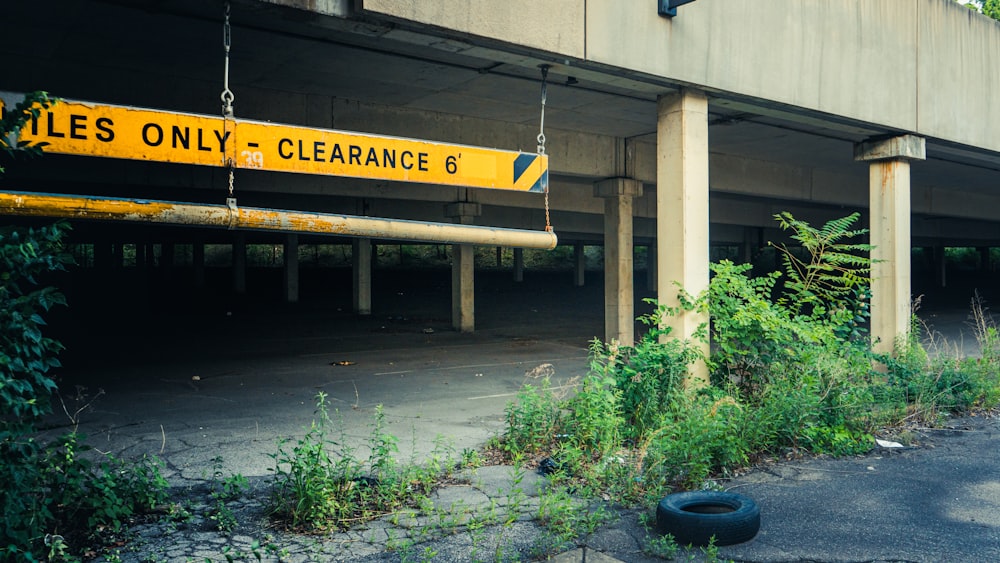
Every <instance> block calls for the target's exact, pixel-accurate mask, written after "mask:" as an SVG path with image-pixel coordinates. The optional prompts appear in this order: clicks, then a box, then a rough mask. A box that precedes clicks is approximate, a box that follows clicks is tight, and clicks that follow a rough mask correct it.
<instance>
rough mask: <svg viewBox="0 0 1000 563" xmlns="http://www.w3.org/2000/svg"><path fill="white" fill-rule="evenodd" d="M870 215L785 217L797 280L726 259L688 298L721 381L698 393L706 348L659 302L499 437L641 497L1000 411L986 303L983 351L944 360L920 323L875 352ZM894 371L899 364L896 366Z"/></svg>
mask: <svg viewBox="0 0 1000 563" xmlns="http://www.w3.org/2000/svg"><path fill="white" fill-rule="evenodd" d="M857 218H858V216H857V214H852V215H850V216H848V217H845V218H843V219H837V220H834V221H830V222H828V223H826V224H825V225H824V226H823V227H822V228H819V229H816V228H813V227H811V226H810V225H808V224H806V223H804V222H801V221H798V220H796V219H794V217H792V216H791V215H790V214H787V213H782V214H779V215H777V216H776V219H778V221H779V223H780V224H781V226H782V227H783V228H786V229H791V230H793V231H794V234H793V235H792V239H793V240H795V241H797V242H798V243H799V244H800V245H801V248H798V249H789V248H787V247H785V246H776V247H775V248H776V249H777V250H778V251H779V252H780V253H781V254H782V256H783V259H784V265H785V268H784V271H783V272H775V273H771V274H766V275H763V276H760V277H756V278H752V277H750V276H749V272H750V266H749V265H736V264H733V263H732V262H729V261H726V260H723V261H721V262H719V263H716V264H712V266H711V270H712V273H713V277H712V279H711V281H710V284H709V288H708V290H707V292H706V293H705V294H704V295H701V296H698V297H696V298H692V297H691V296H689V295H687V294H685V293H684V292H683V289H682V290H681V291H680V293H679V296H680V297H681V299H680V302H681V308H683V309H684V310H693V309H696V308H701V307H707V308H708V311H709V314H710V318H711V321H712V322H711V325H710V330H709V332H710V335H711V344H712V348H711V350H712V351H711V356H710V357H709V358H707V360H708V365H709V367H710V368H711V369H712V378H711V382H712V384H711V385H710V386H708V387H704V388H691V387H688V386H687V385H686V383H685V377H686V373H687V371H688V369H689V367H690V365H691V363H692V362H693V361H695V360H696V359H698V353H697V351H696V350H697V348H696V347H694V346H692V345H691V343H688V342H683V341H680V340H678V339H673V338H670V335H669V333H668V332H667V331H666V330H662V329H661V328H660V325H661V324H666V323H662V320H663V319H664V317H665V316H668V315H672V314H676V313H677V312H678V311H675V310H671V309H667V308H664V307H662V306H658V307H656V311H655V312H654V313H653V314H651V315H648V316H645V317H641V318H640V320H642V321H643V322H645V323H646V324H647V325H649V326H650V330H649V331H647V332H646V333H645V334H644V335H643V336H642V337H641V338H640V339H639V341H638V343H636V344H635V346H625V345H622V344H620V343H618V342H614V341H612V342H610V343H602V342H600V341H595V342H594V343H592V345H591V348H590V352H591V362H590V373H589V375H588V376H587V377H585V378H584V379H583V381H582V383H581V385H580V386H579V388H578V389H577V393H576V395H575V396H574V397H573V398H571V399H568V400H558V399H556V398H555V397H554V396H553V394H552V393H551V391H550V389H548V387H547V385H548V383H547V382H544V383H543V386H542V387H541V388H540V389H539V388H535V387H532V386H526V387H525V388H524V389H522V391H521V392H520V393H519V394H518V397H517V400H516V401H515V402H514V403H511V404H510V405H508V408H507V413H508V428H507V431H506V433H505V435H504V436H503V438H501V439H500V440H499V443H500V445H501V446H502V449H503V450H505V451H507V452H508V453H510V454H512V455H520V454H525V453H527V454H531V455H534V456H535V457H538V456H540V455H545V454H548V455H550V456H551V457H552V458H553V459H554V460H555V461H554V462H553V464H552V465H553V466H554V467H555V468H556V470H555V471H554V473H553V476H552V478H553V480H554V481H555V482H556V483H557V484H562V485H563V486H565V487H572V488H573V489H574V490H576V491H577V492H578V493H582V494H590V495H600V496H603V497H605V498H616V499H621V500H626V501H627V500H638V499H641V498H643V497H651V498H652V497H656V496H658V495H661V494H663V493H664V492H666V491H668V490H670V489H673V488H676V487H684V488H691V487H698V486H701V485H702V483H703V482H704V481H705V480H706V479H708V478H709V477H710V476H711V475H713V474H717V473H720V472H721V473H725V472H726V471H728V470H731V469H733V468H737V467H739V466H742V465H745V464H746V463H748V462H749V461H751V460H752V459H754V458H755V457H757V456H759V455H761V454H765V453H776V454H777V453H783V452H786V451H788V450H792V451H812V452H817V453H827V454H833V455H849V454H857V453H863V452H866V451H868V450H870V449H871V448H872V446H873V439H872V433H873V432H874V431H875V430H876V429H878V428H880V427H881V426H883V425H891V424H895V423H898V422H899V421H900V420H902V419H903V418H904V417H908V416H913V414H919V415H920V416H922V417H923V419H924V420H931V419H932V418H933V416H936V414H937V413H938V412H944V411H956V410H957V411H962V410H966V409H969V408H973V407H975V406H978V405H984V406H991V405H995V404H997V402H1000V333H998V331H997V329H996V328H995V327H993V326H991V325H990V324H989V323H987V322H986V320H985V319H986V316H985V314H984V313H983V312H982V306H981V304H980V305H979V312H978V313H976V308H977V305H976V303H975V302H974V303H973V305H974V306H973V309H974V319H978V320H977V321H976V323H975V325H976V327H977V329H976V333H977V338H978V340H979V342H980V347H981V349H982V355H981V357H979V358H961V357H956V355H954V354H952V355H949V354H941V353H935V354H930V353H928V352H927V351H926V350H925V349H924V347H923V346H922V344H921V337H920V331H919V329H918V327H915V329H914V330H913V331H912V333H911V337H910V340H908V341H906V342H903V343H900V346H899V347H898V348H897V352H896V354H895V355H894V356H892V357H878V356H875V355H874V354H873V353H872V351H871V347H870V344H869V342H868V337H867V335H866V330H865V324H866V322H867V318H868V303H867V302H868V296H869V292H868V287H867V279H868V271H869V270H868V268H869V259H868V257H867V256H866V253H867V252H868V251H870V249H871V248H870V247H869V246H868V245H866V244H860V243H854V242H851V240H852V239H853V238H855V237H857V236H859V235H862V234H864V231H863V230H853V229H851V225H852V224H853V223H854V222H855V221H856V220H857ZM880 366H887V369H884V370H883V368H882V367H880Z"/></svg>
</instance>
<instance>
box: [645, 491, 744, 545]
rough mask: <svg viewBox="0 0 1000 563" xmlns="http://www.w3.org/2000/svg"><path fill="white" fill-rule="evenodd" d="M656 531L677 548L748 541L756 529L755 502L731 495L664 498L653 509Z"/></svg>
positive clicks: (699, 493)
mask: <svg viewBox="0 0 1000 563" xmlns="http://www.w3.org/2000/svg"><path fill="white" fill-rule="evenodd" d="M656 529H657V531H659V532H660V533H661V534H670V535H672V536H673V537H674V540H676V541H677V543H678V544H680V545H689V544H690V545H697V546H706V545H708V544H709V541H710V540H711V538H712V537H713V536H714V537H715V545H733V544H737V543H743V542H745V541H750V540H751V539H753V537H754V536H756V535H757V532H758V530H760V509H759V508H758V507H757V503H755V502H754V501H752V500H750V499H749V498H747V497H745V496H743V495H738V494H735V493H721V492H715V491H696V492H690V493H674V494H672V495H667V497H666V498H664V499H663V500H661V501H660V503H659V505H658V506H657V507H656Z"/></svg>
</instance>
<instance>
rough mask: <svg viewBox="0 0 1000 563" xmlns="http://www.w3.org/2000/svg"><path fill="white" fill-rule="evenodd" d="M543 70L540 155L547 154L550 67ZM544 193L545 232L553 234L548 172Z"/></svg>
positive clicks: (544, 182)
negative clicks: (546, 128)
mask: <svg viewBox="0 0 1000 563" xmlns="http://www.w3.org/2000/svg"><path fill="white" fill-rule="evenodd" d="M539 68H540V69H542V111H541V119H540V121H539V124H538V154H540V155H544V154H545V101H546V98H548V82H547V79H548V77H549V65H541V66H540V67H539ZM542 183H543V184H544V185H543V186H542V191H543V193H544V194H545V231H546V232H549V233H551V232H552V220H551V217H550V216H549V174H548V172H547V171H546V173H545V176H544V177H543V178H542Z"/></svg>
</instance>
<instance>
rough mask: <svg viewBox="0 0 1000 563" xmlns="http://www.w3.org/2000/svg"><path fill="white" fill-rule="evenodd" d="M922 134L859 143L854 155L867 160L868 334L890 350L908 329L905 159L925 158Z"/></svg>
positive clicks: (885, 350)
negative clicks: (869, 248) (871, 247)
mask: <svg viewBox="0 0 1000 563" xmlns="http://www.w3.org/2000/svg"><path fill="white" fill-rule="evenodd" d="M925 154H926V153H925V145H924V139H923V138H921V137H915V136H913V135H903V136H900V137H893V138H891V139H879V140H874V141H865V142H863V143H858V144H857V145H855V147H854V159H855V160H858V161H863V162H869V163H870V164H869V168H868V170H869V173H868V183H869V210H870V213H869V215H870V218H869V220H870V222H871V227H870V229H871V244H872V246H873V247H874V248H873V249H872V252H871V258H872V266H871V291H872V302H871V313H872V317H871V337H872V346H873V349H874V350H875V351H876V352H881V353H886V354H888V353H892V351H893V349H894V346H895V343H896V341H897V339H903V338H906V337H907V335H908V334H909V330H910V160H923V159H924V158H925Z"/></svg>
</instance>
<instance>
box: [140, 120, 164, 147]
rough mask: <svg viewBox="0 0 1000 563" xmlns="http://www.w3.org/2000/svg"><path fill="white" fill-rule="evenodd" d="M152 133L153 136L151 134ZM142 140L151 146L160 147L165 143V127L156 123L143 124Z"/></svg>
mask: <svg viewBox="0 0 1000 563" xmlns="http://www.w3.org/2000/svg"><path fill="white" fill-rule="evenodd" d="M150 133H152V135H153V136H150ZM142 142H144V143H146V145H148V146H150V147H158V146H160V144H161V143H163V128H162V127H160V126H159V125H157V124H155V123H147V124H145V125H143V126H142Z"/></svg>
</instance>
